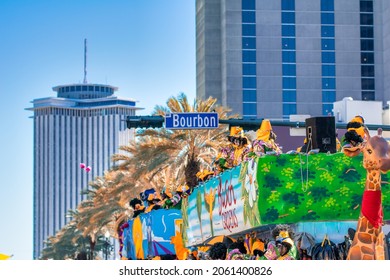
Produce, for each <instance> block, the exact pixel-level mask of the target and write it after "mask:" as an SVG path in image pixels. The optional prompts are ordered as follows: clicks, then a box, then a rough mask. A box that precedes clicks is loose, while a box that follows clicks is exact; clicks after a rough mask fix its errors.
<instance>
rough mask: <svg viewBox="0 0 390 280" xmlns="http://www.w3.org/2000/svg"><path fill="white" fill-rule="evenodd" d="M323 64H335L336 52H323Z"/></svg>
mask: <svg viewBox="0 0 390 280" xmlns="http://www.w3.org/2000/svg"><path fill="white" fill-rule="evenodd" d="M321 56H322V63H335V62H336V56H335V53H334V52H322V53H321Z"/></svg>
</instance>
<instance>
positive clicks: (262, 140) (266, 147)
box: [252, 119, 282, 156]
mask: <svg viewBox="0 0 390 280" xmlns="http://www.w3.org/2000/svg"><path fill="white" fill-rule="evenodd" d="M276 138H277V137H276V134H275V133H274V132H273V130H272V126H271V122H270V120H268V119H264V120H263V121H262V122H261V125H260V128H259V129H258V130H257V133H256V140H255V141H253V143H252V149H253V153H254V154H255V155H257V156H262V155H264V154H276V155H279V154H281V153H282V149H281V148H280V147H279V145H278V144H277V143H276V142H275V141H276Z"/></svg>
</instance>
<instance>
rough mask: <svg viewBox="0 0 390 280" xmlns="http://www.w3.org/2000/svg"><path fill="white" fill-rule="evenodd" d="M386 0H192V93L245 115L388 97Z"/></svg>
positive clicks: (326, 110)
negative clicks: (193, 59) (194, 87)
mask: <svg viewBox="0 0 390 280" xmlns="http://www.w3.org/2000/svg"><path fill="white" fill-rule="evenodd" d="M389 64H390V1H387V0H375V1H373V0H364V1H363V0H354V1H351V0H273V1H269V0H196V74H197V77H196V81H197V82H196V84H197V97H198V98H202V99H204V98H207V97H209V96H213V97H215V98H217V99H218V101H219V103H220V104H222V105H224V106H228V107H230V108H231V109H232V110H233V112H234V113H238V114H240V115H241V116H243V117H245V118H271V119H287V118H288V117H289V116H290V115H292V114H305V115H311V116H321V115H329V114H334V112H333V102H335V101H338V100H342V99H343V98H344V97H352V98H353V99H355V100H377V101H378V100H380V101H382V102H383V104H385V103H386V101H387V100H389V99H390V81H389V79H385V77H388V76H389V74H390V73H389V71H390V65H389Z"/></svg>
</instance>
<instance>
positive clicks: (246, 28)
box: [242, 24, 256, 36]
mask: <svg viewBox="0 0 390 280" xmlns="http://www.w3.org/2000/svg"><path fill="white" fill-rule="evenodd" d="M242 36H256V25H255V24H243V25H242Z"/></svg>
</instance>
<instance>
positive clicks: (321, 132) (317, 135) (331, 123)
mask: <svg viewBox="0 0 390 280" xmlns="http://www.w3.org/2000/svg"><path fill="white" fill-rule="evenodd" d="M305 125H306V138H307V143H308V151H310V150H313V149H319V152H320V153H328V152H329V153H335V152H336V120H335V117H334V116H326V117H312V118H307V119H306V120H305Z"/></svg>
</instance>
